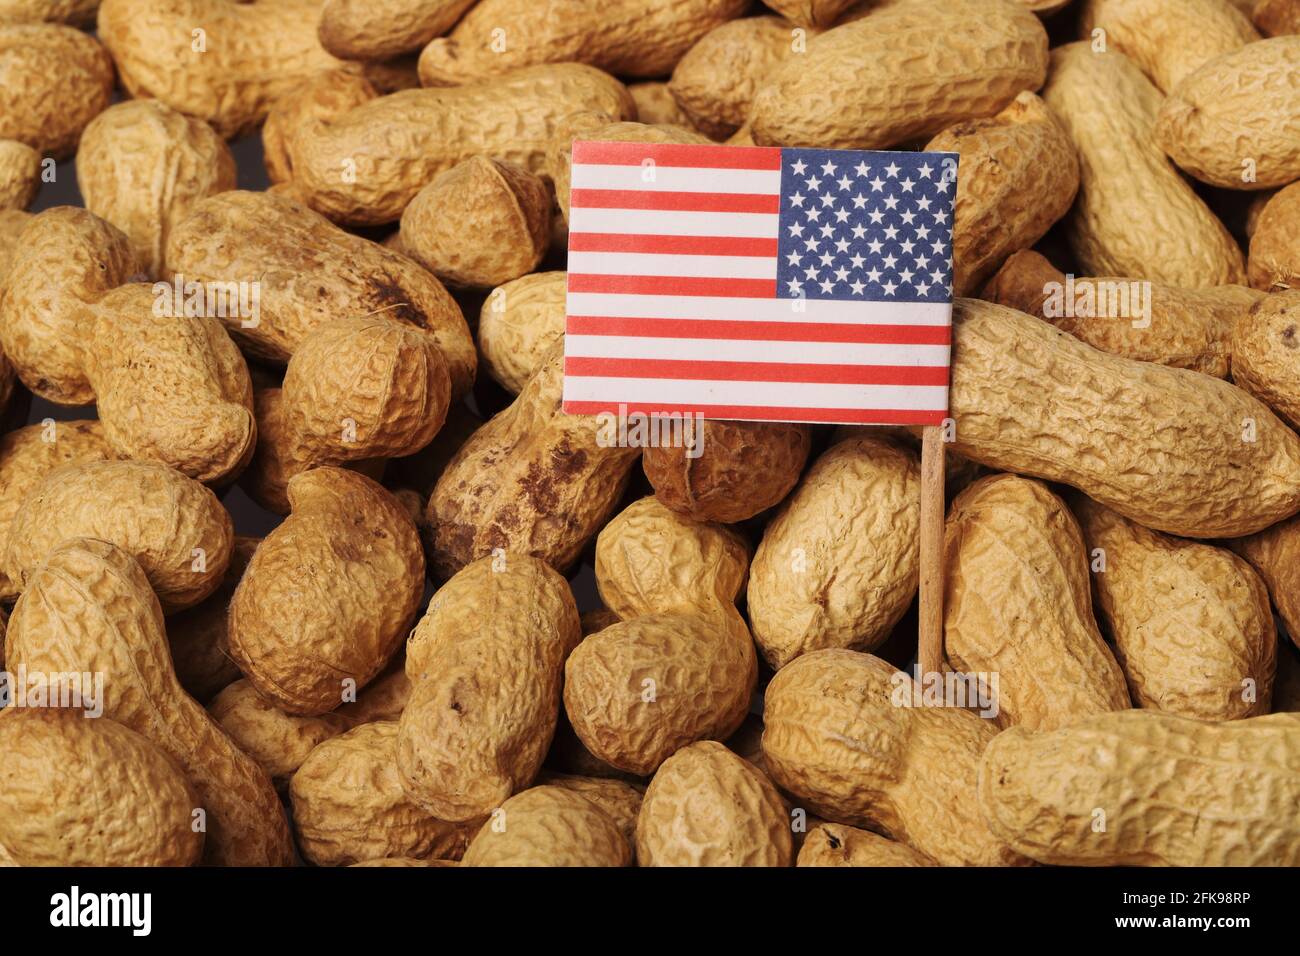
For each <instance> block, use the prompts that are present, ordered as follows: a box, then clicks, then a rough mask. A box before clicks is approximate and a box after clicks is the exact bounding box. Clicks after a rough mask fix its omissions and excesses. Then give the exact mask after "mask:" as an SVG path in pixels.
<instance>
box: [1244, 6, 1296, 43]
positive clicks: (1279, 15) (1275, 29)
mask: <svg viewBox="0 0 1300 956" xmlns="http://www.w3.org/2000/svg"><path fill="white" fill-rule="evenodd" d="M1249 12H1250V13H1251V17H1252V19H1253V20H1254V21H1255V27H1256V28H1257V29H1258V30H1259V32H1260V33H1262V34H1264V36H1266V37H1275V36H1282V35H1283V34H1287V33H1300V4H1298V3H1296V2H1295V0H1258V2H1256V3H1255V4H1254V7H1253V9H1252V10H1250V11H1249Z"/></svg>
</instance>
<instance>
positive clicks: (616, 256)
mask: <svg viewBox="0 0 1300 956" xmlns="http://www.w3.org/2000/svg"><path fill="white" fill-rule="evenodd" d="M569 273H570V274H571V275H572V274H574V273H577V274H579V275H580V274H582V273H587V274H589V275H602V276H698V277H700V278H705V279H775V278H776V259H775V258H774V257H773V256H684V255H664V254H661V253H657V252H570V253H569Z"/></svg>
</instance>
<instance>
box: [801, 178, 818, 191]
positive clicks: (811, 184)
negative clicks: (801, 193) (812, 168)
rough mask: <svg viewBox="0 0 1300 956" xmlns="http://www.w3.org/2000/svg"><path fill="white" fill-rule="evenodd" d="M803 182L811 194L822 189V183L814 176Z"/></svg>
mask: <svg viewBox="0 0 1300 956" xmlns="http://www.w3.org/2000/svg"><path fill="white" fill-rule="evenodd" d="M805 181H806V182H807V183H808V188H809V189H811V190H812V191H813V192H816V191H817V190H819V189H821V188H822V181H821V180H820V179H818V178H817V177H816V176H813V177H811V178H809V179H807V180H805Z"/></svg>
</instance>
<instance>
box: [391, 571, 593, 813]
mask: <svg viewBox="0 0 1300 956" xmlns="http://www.w3.org/2000/svg"><path fill="white" fill-rule="evenodd" d="M519 608H528V614H527V616H526V617H525V616H521V615H519V614H518V613H517V609H519ZM468 621H478V622H482V626H475V627H473V628H470V629H468V630H467V629H466V622H468ZM581 639H582V630H581V626H580V624H579V622H578V609H577V607H576V606H575V605H574V602H573V595H572V593H571V592H570V591H569V587H568V584H567V583H565V581H564V579H563V578H562V577H560V575H559V574H557V573H556V572H555V571H553V570H551V569H550V568H549V567H547V566H546V565H545V564H544V563H542V562H541V561H537V560H535V559H533V558H527V557H524V556H523V555H518V554H509V553H506V554H502V555H501V556H500V557H490V558H484V559H482V560H480V561H476V562H474V563H472V564H469V565H467V566H466V567H465V568H464V569H463V570H461V571H460V572H459V573H457V574H456V575H455V576H453V577H452V578H451V580H450V581H448V582H447V583H446V584H445V585H443V586H442V588H441V589H440V590H439V591H438V592H437V593H436V594H435V595H434V598H433V600H432V601H431V602H430V605H429V610H428V611H427V612H426V613H425V616H424V617H423V618H422V619H421V621H420V623H419V625H417V626H416V628H415V630H414V631H413V632H412V634H411V637H410V640H409V642H408V644H407V656H406V674H407V677H408V678H410V681H411V699H410V702H409V703H408V705H407V707H406V709H405V710H404V711H403V712H402V719H401V724H400V733H399V735H398V740H397V765H398V768H399V769H400V771H401V779H402V785H403V786H404V787H405V788H406V791H407V793H408V794H409V795H410V797H411V799H412V800H413V801H414V802H416V803H417V804H419V805H420V806H422V807H424V808H425V809H426V810H427V811H429V812H430V813H432V814H434V815H435V816H437V817H439V818H441V819H445V820H461V821H464V820H472V819H475V818H481V817H484V816H486V815H487V814H489V813H491V812H492V810H493V809H494V808H495V807H497V806H500V805H501V803H502V802H503V801H505V800H506V799H507V798H509V797H510V795H511V794H513V793H515V792H517V791H519V790H523V789H525V788H527V787H528V786H529V784H531V783H532V781H533V778H534V777H536V776H537V771H538V769H539V768H540V767H541V765H542V758H543V757H545V756H546V750H547V748H548V747H549V746H550V743H551V735H552V734H553V733H554V731H555V720H556V714H557V713H558V711H559V708H560V681H561V677H562V674H563V670H564V661H565V658H567V657H568V655H569V652H570V651H572V650H573V648H574V647H575V646H576V645H577V644H578V642H579V641H580V640H581Z"/></svg>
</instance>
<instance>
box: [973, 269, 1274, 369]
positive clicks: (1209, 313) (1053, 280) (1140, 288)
mask: <svg viewBox="0 0 1300 956" xmlns="http://www.w3.org/2000/svg"><path fill="white" fill-rule="evenodd" d="M1148 296H1149V298H1148ZM1262 297H1263V296H1262V294H1261V293H1259V292H1257V291H1256V290H1254V289H1249V288H1247V287H1246V286H1241V285H1221V286H1214V287H1213V288H1206V289H1183V288H1180V287H1178V286H1172V285H1165V284H1164V283H1162V282H1151V281H1150V280H1147V279H1128V278H1123V277H1120V276H1098V277H1095V278H1089V277H1085V276H1074V277H1072V278H1070V279H1068V280H1067V278H1066V275H1065V273H1063V272H1061V271H1059V270H1058V269H1057V268H1056V267H1055V266H1053V265H1052V264H1051V263H1050V262H1048V261H1047V260H1046V259H1045V258H1043V257H1042V256H1041V255H1039V254H1038V253H1037V252H1033V251H1032V250H1029V249H1026V250H1024V251H1021V252H1017V253H1015V254H1014V255H1012V256H1011V257H1010V258H1009V259H1007V261H1006V262H1005V263H1004V264H1003V266H1002V268H1001V269H999V270H998V272H997V274H996V275H994V276H993V278H992V279H990V280H989V283H988V285H986V286H985V287H984V291H983V292H981V293H980V298H982V299H987V300H988V301H989V302H996V303H997V304H998V305H1007V306H1010V307H1011V308H1013V309H1019V310H1020V311H1021V312H1027V313H1029V314H1030V315H1034V316H1037V317H1038V318H1040V319H1045V320H1047V321H1048V322H1051V323H1052V324H1053V325H1055V326H1056V327H1057V328H1058V329H1061V330H1062V331H1065V332H1069V333H1070V334H1071V335H1073V336H1074V337H1075V338H1077V339H1080V340H1081V341H1084V342H1087V343H1088V344H1089V345H1091V346H1092V347H1093V348H1096V349H1101V350H1102V351H1103V352H1111V353H1113V354H1115V355H1122V356H1124V357H1125V358H1131V359H1137V360H1138V361H1140V362H1155V363H1157V364H1159V365H1172V366H1173V367H1174V368H1189V369H1191V370H1192V371H1194V372H1203V373H1204V374H1206V375H1213V376H1214V377H1215V378H1227V377H1228V372H1229V370H1230V368H1231V365H1232V329H1233V325H1234V324H1235V323H1236V320H1237V318H1238V317H1239V316H1242V315H1245V314H1246V313H1247V312H1248V311H1249V310H1250V307H1251V306H1252V305H1254V304H1255V303H1256V302H1258V301H1259V300H1260V299H1261V298H1262Z"/></svg>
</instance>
